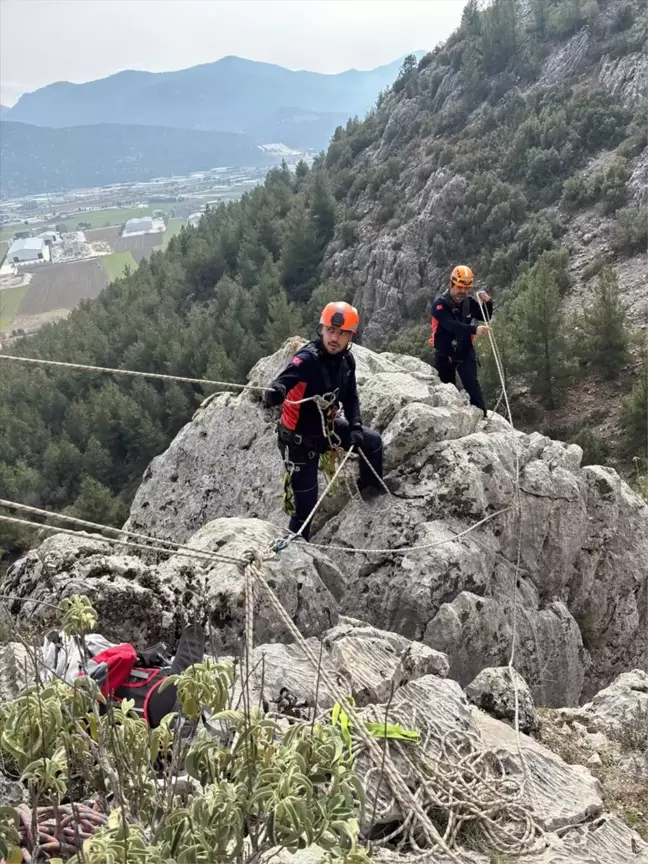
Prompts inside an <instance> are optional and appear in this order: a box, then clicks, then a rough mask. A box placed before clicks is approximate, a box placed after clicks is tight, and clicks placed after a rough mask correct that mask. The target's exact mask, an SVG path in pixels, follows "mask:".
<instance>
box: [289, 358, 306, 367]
mask: <svg viewBox="0 0 648 864" xmlns="http://www.w3.org/2000/svg"><path fill="white" fill-rule="evenodd" d="M303 362H304V361H303V358H301V357H293V359H292V365H293V366H301V364H302V363H303Z"/></svg>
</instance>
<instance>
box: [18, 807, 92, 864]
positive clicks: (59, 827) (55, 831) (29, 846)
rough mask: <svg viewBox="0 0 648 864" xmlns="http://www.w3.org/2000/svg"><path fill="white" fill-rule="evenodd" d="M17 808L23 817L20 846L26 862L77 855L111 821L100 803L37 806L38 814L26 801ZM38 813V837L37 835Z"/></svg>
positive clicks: (21, 818)
mask: <svg viewBox="0 0 648 864" xmlns="http://www.w3.org/2000/svg"><path fill="white" fill-rule="evenodd" d="M16 810H17V812H18V815H19V816H20V825H19V833H20V846H21V851H22V856H23V861H24V862H25V864H31V862H32V861H37V860H39V859H42V858H43V857H46V858H53V857H54V856H59V855H74V854H75V853H76V852H78V851H79V850H80V849H81V847H82V846H83V843H84V841H85V840H87V839H88V838H89V837H92V835H93V834H94V832H95V831H96V830H97V829H98V828H102V827H103V826H104V825H105V824H106V822H107V821H108V818H107V816H106V815H105V814H104V813H101V812H100V810H99V808H98V806H97V805H96V804H94V805H88V804H61V805H60V806H58V807H37V808H36V812H35V813H34V811H33V810H31V809H30V808H29V807H28V806H27V805H26V804H20V805H19V806H18V807H17V808H16ZM34 816H35V817H36V830H37V832H38V836H37V837H34V830H33V825H34Z"/></svg>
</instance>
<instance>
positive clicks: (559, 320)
mask: <svg viewBox="0 0 648 864" xmlns="http://www.w3.org/2000/svg"><path fill="white" fill-rule="evenodd" d="M524 283H525V287H524V288H523V290H522V292H521V293H520V294H519V295H518V296H517V297H516V299H515V301H514V303H513V331H514V334H515V340H516V343H517V347H518V349H519V352H520V358H519V359H520V362H521V365H522V368H524V369H525V370H526V374H527V375H528V376H530V377H531V386H532V390H533V391H534V392H536V393H538V394H539V395H540V396H541V397H542V399H543V400H544V402H545V404H546V406H547V408H555V407H556V406H557V405H558V403H559V401H560V397H561V395H562V392H563V390H564V388H565V385H566V379H567V376H568V373H569V367H568V363H567V350H566V336H565V323H564V319H563V312H562V298H561V296H560V290H559V287H558V280H557V278H556V274H555V272H554V270H553V269H552V268H551V266H550V265H549V264H548V262H547V261H546V260H545V259H544V258H541V259H540V261H538V263H537V264H535V265H534V267H532V268H531V270H530V271H529V273H528V274H527V275H526V277H525V279H524Z"/></svg>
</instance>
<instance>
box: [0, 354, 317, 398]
mask: <svg viewBox="0 0 648 864" xmlns="http://www.w3.org/2000/svg"><path fill="white" fill-rule="evenodd" d="M0 360H13V361H16V362H18V363H28V364H29V363H31V364H32V365H36V366H55V367H61V368H64V369H78V370H79V371H81V372H104V373H106V374H109V375H127V376H130V377H132V378H152V379H154V380H158V381H179V382H181V383H184V384H200V385H204V384H208V385H209V386H210V387H235V388H236V389H238V390H253V391H256V392H258V393H265V392H267V391H270V390H274V389H275V388H274V387H257V386H256V385H254V384H237V383H236V382H234V381H214V380H212V379H211V378H186V377H184V376H182V375H163V374H162V373H161V372H140V371H139V370H135V369H112V368H110V367H108V366H90V365H88V364H87V363H64V362H63V361H61V360H44V359H42V358H40V357H19V356H17V355H15V354H3V353H2V352H0ZM216 395H217V394H216V393H213V394H212V395H211V396H209V397H207V399H205V401H204V402H203V403H202V405H201V407H203V408H204V407H205V406H206V405H207V401H208V400H211V399H212V398H213V397H214V396H216ZM315 398H316V397H315V396H308V397H307V398H306V399H299V400H296V401H293V400H291V399H286V400H285V402H286V403H287V404H288V405H302V404H303V403H304V402H312V401H313V400H314V399H315Z"/></svg>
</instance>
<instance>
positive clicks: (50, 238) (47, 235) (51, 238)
mask: <svg viewBox="0 0 648 864" xmlns="http://www.w3.org/2000/svg"><path fill="white" fill-rule="evenodd" d="M38 236H39V237H40V238H41V239H42V240H44V241H45V243H46V245H47V246H51V245H52V243H58V241H59V235H58V234H57V233H56V231H50V230H49V229H48V230H47V231H42V232H41V233H40V234H39V235H38Z"/></svg>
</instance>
